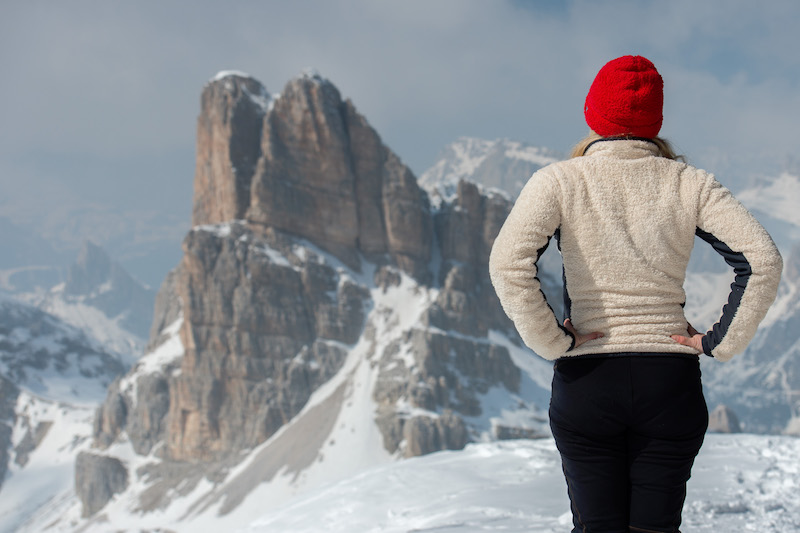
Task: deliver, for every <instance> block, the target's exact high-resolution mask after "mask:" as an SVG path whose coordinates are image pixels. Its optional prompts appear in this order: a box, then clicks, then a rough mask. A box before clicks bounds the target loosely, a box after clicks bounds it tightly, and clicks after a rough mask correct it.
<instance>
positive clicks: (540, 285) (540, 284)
mask: <svg viewBox="0 0 800 533" xmlns="http://www.w3.org/2000/svg"><path fill="white" fill-rule="evenodd" d="M559 232H560V230H556V233H555V237H556V243H557V244H558V250H559V252H560V251H561V245H560V238H561V235H560V233H559ZM551 238H552V237H551ZM551 238H549V239H547V242H546V243H544V246H542V247H541V248H539V249H538V250H536V261H535V262H536V263H539V259H541V257H542V254H544V252H545V250H547V247H548V246H550V239H551ZM534 278H536V281H538V282H539V292H541V293H542V298H543V299H544V301H545V303H547V307H549V308H550V311H551V312H552V313H553V316H556V313H555V311H553V306H551V305H550V303H549V302H548V301H547V297H546V296H545V294H544V291H543V290H542V281H541V280H540V279H539V274H538V270H537V274H536V276H534ZM564 299H565V300H566V299H567V280H566V274H565V275H564ZM565 303H566V301H565ZM567 309H568V308H565V310H564V312H565V313H567V312H568V311H567ZM564 318H565V319H566V318H569V315H568V314H567V315H566V316H565V317H564ZM556 325H558V327H559V328H560V329H561V331H563V332H564V334H565V335H568V336H569V337H570V338H572V344H571V345H570V347H569V350H571V349H573V348H574V347H575V335H573V334H572V332H571V331H570V330H568V329H567V328H565V327H564V326H563V325H562V324H559V323H558V318H556ZM569 350H567V351H569Z"/></svg>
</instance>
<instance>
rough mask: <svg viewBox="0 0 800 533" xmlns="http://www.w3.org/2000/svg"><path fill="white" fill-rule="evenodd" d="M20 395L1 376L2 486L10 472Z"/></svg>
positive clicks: (0, 468) (0, 475)
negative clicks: (12, 436)
mask: <svg viewBox="0 0 800 533" xmlns="http://www.w3.org/2000/svg"><path fill="white" fill-rule="evenodd" d="M18 395H19V389H18V388H17V387H16V385H14V384H13V383H12V382H11V381H9V380H8V379H6V378H5V377H3V375H2V374H0V486H2V480H4V479H5V477H6V472H7V470H8V459H9V449H10V448H11V434H12V428H13V427H14V421H15V419H16V414H15V412H14V406H15V405H16V402H17V396H18Z"/></svg>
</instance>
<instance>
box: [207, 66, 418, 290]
mask: <svg viewBox="0 0 800 533" xmlns="http://www.w3.org/2000/svg"><path fill="white" fill-rule="evenodd" d="M197 146H198V148H197V153H198V156H197V171H196V174H195V176H196V177H195V202H194V211H193V218H192V222H193V224H194V225H195V226H197V225H202V224H216V223H223V222H228V221H230V220H236V219H247V220H248V221H249V222H251V223H254V224H260V225H263V226H269V227H271V228H274V229H277V230H283V231H287V232H289V233H292V234H293V235H297V236H299V237H303V238H306V239H308V240H309V241H311V242H314V243H316V244H317V245H319V246H320V247H322V248H323V249H325V250H327V251H329V252H332V253H333V254H335V255H336V256H337V257H339V258H340V259H341V260H342V261H344V262H345V263H347V264H349V265H351V266H354V265H356V264H357V252H361V253H364V254H365V255H368V256H370V257H377V256H380V255H382V254H387V253H388V254H390V255H391V257H392V259H393V260H394V261H395V263H397V264H398V265H399V266H400V267H401V268H402V269H403V270H405V271H407V272H409V273H411V274H413V275H415V276H419V277H420V278H423V279H424V278H425V276H426V267H427V263H428V261H429V260H430V254H431V242H430V237H431V231H430V228H431V215H430V209H429V207H428V200H427V195H425V194H424V193H423V192H422V191H421V190H420V188H419V187H418V185H417V181H416V178H415V177H414V175H413V174H412V173H411V171H410V170H408V168H407V167H406V166H405V165H403V164H402V163H401V162H400V160H399V159H398V158H397V156H395V155H394V154H393V153H392V152H391V151H389V149H388V148H386V147H385V146H383V144H382V143H381V140H380V138H379V137H378V134H377V133H376V132H375V130H373V129H372V128H371V127H370V126H369V124H367V122H366V120H365V119H364V118H363V117H362V116H361V115H359V114H358V112H357V111H356V110H355V108H354V106H353V105H352V103H351V102H349V101H346V102H343V101H342V99H341V96H340V94H339V91H338V90H337V89H336V87H335V86H334V85H333V84H331V83H330V82H329V81H327V80H324V79H323V78H321V77H319V75H316V74H307V75H304V76H302V77H300V78H297V79H295V80H292V81H291V82H289V84H287V86H286V87H285V89H284V91H283V93H281V95H280V98H278V99H277V100H273V99H272V98H271V97H270V96H269V95H268V93H267V91H266V89H264V87H263V86H262V85H261V84H259V83H258V82H257V81H255V80H253V79H252V78H243V77H240V76H229V77H226V78H224V79H222V80H219V81H216V82H214V83H211V84H209V85H208V86H207V87H206V89H205V91H204V92H203V98H202V112H201V115H200V119H199V121H198V140H197Z"/></svg>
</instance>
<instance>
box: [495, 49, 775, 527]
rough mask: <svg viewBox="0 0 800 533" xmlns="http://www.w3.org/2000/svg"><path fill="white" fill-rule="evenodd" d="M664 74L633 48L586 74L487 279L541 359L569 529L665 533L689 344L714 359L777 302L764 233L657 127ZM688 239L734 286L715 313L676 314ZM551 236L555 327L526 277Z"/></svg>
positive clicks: (690, 407) (682, 447) (689, 369)
mask: <svg viewBox="0 0 800 533" xmlns="http://www.w3.org/2000/svg"><path fill="white" fill-rule="evenodd" d="M662 105H663V81H662V79H661V76H660V75H659V73H658V72H657V70H656V68H655V66H654V65H653V64H652V63H651V62H650V61H649V60H647V59H646V58H644V57H641V56H624V57H620V58H617V59H615V60H613V61H610V62H609V63H608V64H606V65H605V66H604V67H603V68H602V69H601V70H600V71H599V73H598V74H597V77H596V78H595V80H594V82H593V83H592V86H591V88H590V90H589V93H588V95H587V97H586V105H585V108H584V113H585V117H586V122H587V124H588V125H589V127H590V128H591V129H592V131H593V133H592V135H591V136H590V137H589V138H587V139H586V140H584V141H583V142H582V143H580V144H579V145H578V146H577V147H576V149H575V152H574V153H573V157H572V158H571V159H569V160H567V161H562V162H559V163H555V164H553V165H550V166H547V167H545V168H543V169H541V170H539V171H538V172H536V173H535V174H534V175H533V176H532V177H531V179H530V181H529V182H528V183H527V185H526V186H525V188H524V189H523V191H522V192H521V193H520V196H519V199H518V200H517V202H516V204H515V205H514V208H513V209H512V210H511V213H510V214H509V216H508V219H507V220H506V222H505V224H504V225H503V228H502V229H501V230H500V233H499V235H498V236H497V239H496V240H495V242H494V246H493V248H492V253H491V257H490V264H489V267H490V273H491V278H492V283H493V284H494V287H495V289H496V291H497V295H498V297H499V298H500V302H501V303H502V305H503V308H504V310H505V312H506V313H507V314H508V316H509V317H510V318H511V320H512V321H513V322H514V325H515V326H516V328H517V331H518V332H519V334H520V336H521V337H522V339H523V341H524V342H525V343H526V344H527V345H528V346H529V347H530V348H531V349H533V350H534V351H535V352H536V353H537V354H539V355H540V356H542V357H544V358H545V359H548V360H554V361H555V365H554V368H555V371H554V377H553V390H552V398H551V403H550V425H551V428H552V431H553V435H554V437H555V440H556V445H557V447H558V450H559V452H560V453H561V458H562V465H563V469H564V475H565V477H566V481H567V488H568V493H569V497H570V501H571V507H572V514H573V523H574V525H575V529H573V531H588V532H594V531H626V532H627V531H657V532H666V531H670V532H672V531H678V527H679V526H680V522H681V509H682V507H683V502H684V499H685V495H686V481H687V480H688V479H689V475H690V471H691V467H692V463H693V461H694V458H695V456H696V455H697V453H698V451H699V450H700V446H701V444H702V442H703V436H704V434H705V431H706V428H707V425H708V411H707V407H706V403H705V400H704V398H703V392H702V386H701V383H700V368H699V357H698V354H700V353H705V354H706V355H708V356H711V357H714V358H716V359H719V360H721V361H727V360H729V359H730V358H731V357H733V355H734V354H736V353H738V352H741V351H742V350H744V348H745V347H746V346H747V344H748V342H750V340H751V339H752V338H753V335H754V334H755V332H756V329H757V327H758V324H759V322H760V321H761V320H762V319H763V318H764V315H765V314H766V312H767V309H768V307H769V306H770V305H771V304H772V302H773V301H774V299H775V295H776V292H777V288H778V282H779V280H780V272H781V268H782V261H781V257H780V255H779V254H778V251H777V249H776V247H775V245H774V243H773V242H772V239H771V238H770V236H769V235H768V234H767V232H766V231H765V230H764V228H763V227H762V226H761V225H760V224H759V223H758V222H757V221H756V220H755V219H754V218H753V216H752V215H751V214H750V213H749V212H748V211H747V210H746V209H745V208H744V207H743V206H742V205H741V204H740V203H739V202H738V201H737V200H735V199H734V197H733V196H732V195H731V193H730V192H729V191H728V190H727V189H725V188H724V187H722V186H721V185H720V184H719V182H717V181H716V180H715V179H714V177H713V176H712V175H711V174H708V173H706V172H704V171H702V170H699V169H697V168H694V167H692V166H690V165H687V164H686V163H684V162H682V161H681V160H680V158H678V157H676V156H675V154H674V153H673V151H672V149H671V148H670V146H669V144H668V143H667V142H666V141H664V140H663V139H660V138H659V137H658V132H659V130H660V128H661V122H662ZM695 235H697V236H699V237H700V238H701V239H703V240H704V241H706V242H708V243H709V244H711V246H713V248H714V249H715V250H716V251H717V252H719V253H720V254H721V255H722V256H723V257H724V258H725V261H727V263H728V264H729V265H731V266H732V267H733V269H734V272H735V281H734V283H733V284H732V285H731V293H730V296H729V298H728V302H727V304H726V305H725V306H724V307H723V309H722V314H721V317H720V319H719V321H718V322H717V323H716V324H714V325H713V327H712V328H710V329H709V330H708V332H707V333H705V334H702V333H699V332H698V331H696V330H695V329H694V328H693V327H692V326H691V325H689V324H688V323H687V321H686V318H685V316H684V312H683V306H684V304H685V302H686V294H685V293H684V290H683V282H684V277H685V275H686V267H687V264H688V262H689V255H690V252H691V250H692V246H693V244H694V238H695ZM553 236H555V237H556V240H557V241H558V246H559V249H560V251H561V255H562V258H563V263H564V281H565V290H564V293H565V294H564V300H565V315H566V317H565V320H564V321H563V323H560V322H559V321H558V319H557V318H556V316H555V314H554V313H553V310H552V309H551V308H550V306H549V305H548V303H547V301H546V299H545V296H544V294H543V293H542V291H541V286H540V283H539V280H538V279H537V260H538V259H539V257H540V256H541V254H542V253H543V252H544V250H545V248H546V247H547V245H548V243H549V241H550V238H551V237H553Z"/></svg>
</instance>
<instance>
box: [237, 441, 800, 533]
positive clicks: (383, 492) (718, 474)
mask: <svg viewBox="0 0 800 533" xmlns="http://www.w3.org/2000/svg"><path fill="white" fill-rule="evenodd" d="M798 490H800V440H798V439H793V438H790V437H766V436H755V435H737V436H733V435H708V436H707V438H706V443H705V445H704V447H703V449H702V450H701V452H700V455H699V457H698V458H697V460H696V462H695V466H694V470H693V477H692V479H691V480H690V481H689V485H688V496H687V500H686V504H685V506H684V514H683V529H684V531H691V532H697V533H702V532H709V533H711V532H718V531H759V532H761V533H773V532H774V533H778V532H780V533H788V532H791V531H798V530H800V503H799V502H798V499H797V491H798ZM570 528H571V515H570V513H569V500H568V498H567V490H566V484H565V482H564V479H563V476H562V473H561V463H560V459H559V457H558V452H557V450H556V449H555V445H554V443H553V441H552V439H543V440H535V441H507V442H495V443H480V444H471V445H469V446H468V447H467V448H466V449H465V450H463V451H457V452H450V451H445V452H438V453H435V454H432V455H429V456H426V457H420V458H414V459H409V460H407V461H404V462H401V463H393V464H391V465H387V466H383V467H378V468H375V469H372V470H369V471H366V472H363V473H361V474H359V475H357V476H355V477H353V478H350V479H348V480H346V481H343V482H340V483H336V484H333V485H328V486H326V487H323V488H320V489H319V490H316V491H314V492H313V493H311V494H308V495H305V496H303V497H301V498H297V499H295V500H294V501H292V502H291V503H290V504H288V505H286V506H284V507H283V508H282V509H280V510H277V511H274V512H272V513H269V514H266V515H265V516H263V517H262V518H260V519H258V520H256V521H255V522H253V523H252V524H251V525H249V526H248V527H246V528H243V529H241V530H239V531H240V533H267V532H269V533H290V532H291V533H318V532H320V531H325V532H327V533H351V532H359V533H406V532H409V531H452V532H463V533H467V532H470V533H472V532H479V531H497V532H500V531H503V532H506V533H523V532H525V533H528V532H530V531H536V532H539V533H547V532H553V533H556V532H563V531H567V530H569V529H570Z"/></svg>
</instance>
